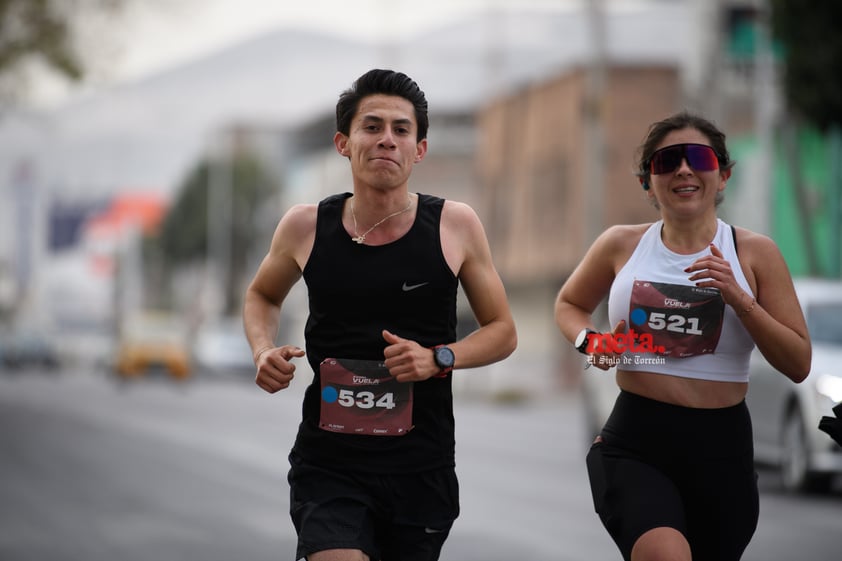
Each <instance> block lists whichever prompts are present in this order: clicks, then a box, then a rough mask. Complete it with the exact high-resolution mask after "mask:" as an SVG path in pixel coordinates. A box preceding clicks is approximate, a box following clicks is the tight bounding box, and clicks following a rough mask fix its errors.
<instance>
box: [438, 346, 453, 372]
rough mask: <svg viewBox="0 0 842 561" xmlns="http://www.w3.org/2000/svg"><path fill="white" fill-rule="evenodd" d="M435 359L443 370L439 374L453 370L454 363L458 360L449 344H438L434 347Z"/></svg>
mask: <svg viewBox="0 0 842 561" xmlns="http://www.w3.org/2000/svg"><path fill="white" fill-rule="evenodd" d="M433 360H435V361H436V365H437V366H438V367H439V369H440V370H441V371H440V372H439V375H442V374H447V373H448V372H450V371H451V370H453V364H454V363H455V362H456V355H454V354H453V351H452V350H451V349H450V347H448V346H447V345H438V346H436V347H433Z"/></svg>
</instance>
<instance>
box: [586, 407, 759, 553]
mask: <svg viewBox="0 0 842 561" xmlns="http://www.w3.org/2000/svg"><path fill="white" fill-rule="evenodd" d="M601 436H602V442H597V443H595V444H594V445H593V446H591V450H590V452H589V453H588V457H587V465H588V475H589V477H590V482H591V491H592V493H593V498H594V506H595V509H596V511H597V513H598V514H599V517H600V519H601V520H602V523H603V524H604V525H605V527H606V529H607V530H608V533H609V534H610V535H611V537H612V538H613V539H614V541H615V542H616V543H617V546H618V547H619V548H620V551H621V552H622V554H623V558H624V559H626V560H627V561H628V560H629V559H630V558H631V550H632V547H633V546H634V544H635V542H636V541H637V539H638V538H639V537H640V536H641V535H643V534H644V533H645V532H646V531H648V530H651V529H652V528H657V527H662V526H667V527H670V528H674V529H676V530H678V531H680V532H681V533H682V534H684V536H685V537H686V538H687V541H688V542H689V543H690V548H691V551H692V554H693V561H737V560H738V559H740V557H741V556H742V554H743V551H744V550H745V548H746V546H747V545H748V543H749V541H750V540H751V537H752V535H753V534H754V531H755V529H756V528H757V519H758V515H759V506H758V492H757V473H756V472H755V470H754V448H753V445H752V429H751V419H750V417H749V412H748V408H747V407H746V405H745V403H744V402H743V403H740V404H738V405H735V406H733V407H726V408H721V409H693V408H687V407H680V406H676V405H670V404H668V403H662V402H659V401H654V400H651V399H648V398H644V397H641V396H638V395H635V394H632V393H629V392H625V391H623V392H621V393H620V395H619V396H618V398H617V402H616V403H615V405H614V410H613V411H612V412H611V415H610V417H609V418H608V421H607V422H606V423H605V427H603V429H602V433H601Z"/></svg>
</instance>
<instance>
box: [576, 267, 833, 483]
mask: <svg viewBox="0 0 842 561" xmlns="http://www.w3.org/2000/svg"><path fill="white" fill-rule="evenodd" d="M795 290H796V293H797V294H798V298H799V301H800V303H801V307H802V309H803V311H804V316H805V318H806V319H807V326H808V328H809V330H810V337H811V339H812V343H813V364H812V368H811V371H810V375H809V376H808V377H807V379H806V380H804V381H803V382H801V383H800V384H795V383H793V382H792V381H791V380H790V379H789V378H787V377H786V376H784V375H783V374H781V373H780V372H778V371H777V370H775V369H774V368H772V366H771V365H770V364H769V363H768V361H766V359H765V358H763V355H762V354H760V352H759V351H758V350H756V349H755V351H754V353H753V354H752V357H751V365H750V367H749V368H750V371H751V381H750V383H749V390H748V395H747V397H746V403H747V404H748V407H749V411H750V412H751V418H752V424H753V428H754V452H755V459H756V461H757V463H758V465H764V466H770V467H772V468H774V469H777V470H778V471H779V473H780V477H781V484H782V486H783V487H784V488H785V489H787V490H790V491H813V492H821V491H824V490H827V489H829V488H830V487H831V486H832V485H833V484H834V480H835V478H836V477H837V476H839V475H842V447H840V446H839V445H838V444H837V443H836V442H834V440H833V439H832V438H830V436H828V435H827V434H826V433H824V432H822V431H820V430H819V429H818V424H819V420H820V419H821V417H822V416H823V415H828V416H833V412H832V411H831V408H832V407H833V405H834V404H835V403H839V402H842V281H831V280H817V279H796V280H795ZM614 374H615V372H614V369H611V370H609V371H602V370H599V369H595V368H590V369H588V370H587V371H586V372H584V373H583V375H582V376H583V378H582V397H583V403H584V410H585V425H586V430H587V432H588V435H587V436H588V437H589V438H591V439H592V438H593V436H594V435H596V434H598V433H599V431H600V429H601V428H602V425H603V424H604V423H605V420H606V419H607V418H608V415H609V414H610V412H611V408H612V407H613V405H614V400H615V399H616V397H617V394H618V392H619V389H618V388H617V384H616V382H615V381H614Z"/></svg>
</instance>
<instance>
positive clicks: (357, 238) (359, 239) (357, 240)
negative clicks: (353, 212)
mask: <svg viewBox="0 0 842 561" xmlns="http://www.w3.org/2000/svg"><path fill="white" fill-rule="evenodd" d="M351 240H352V241H355V242H357V243H359V244H361V243H363V242H365V235H362V236H357V237H356V238H351Z"/></svg>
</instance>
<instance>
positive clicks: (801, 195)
mask: <svg viewBox="0 0 842 561" xmlns="http://www.w3.org/2000/svg"><path fill="white" fill-rule="evenodd" d="M771 7H772V14H771V26H772V34H773V36H774V37H775V39H776V40H777V41H778V42H779V43H780V44H781V45H782V46H783V51H784V63H785V64H784V71H783V86H784V93H785V97H786V100H787V105H788V107H789V110H790V111H789V112H788V113H787V114H786V115H785V118H784V122H783V123H782V125H783V127H782V131H781V132H782V145H783V146H782V148H783V153H784V159H785V160H786V162H787V166H788V168H789V171H790V176H791V177H790V179H791V183H792V192H793V197H794V200H795V203H796V207H797V211H798V212H797V215H798V217H799V220H800V226H801V232H802V238H803V239H802V242H803V246H802V247H803V251H804V254H805V256H806V258H807V274H809V275H823V274H826V275H829V276H838V275H839V274H840V269H842V247H840V238H842V208H840V205H842V166H839V165H838V164H837V165H836V166H835V167H834V169H832V170H831V172H830V174H829V185H827V188H826V189H823V190H820V191H821V192H820V191H819V190H817V189H815V188H812V187H811V186H809V185H807V181H806V180H805V177H804V170H803V169H802V165H803V164H802V159H803V154H802V142H801V138H802V135H803V134H805V132H807V133H808V132H809V129H811V128H813V129H818V130H819V131H820V132H821V133H823V134H824V136H825V139H826V141H827V146H828V150H829V151H830V153H829V157H828V161H830V162H839V160H840V159H842V132H841V131H842V34H840V33H839V22H840V21H842V1H840V0H771ZM811 201H815V202H813V203H811ZM822 213H826V214H825V216H826V217H827V220H828V224H829V226H828V229H829V232H830V234H829V243H828V248H829V251H828V253H829V255H830V261H829V264H828V266H827V268H826V270H823V267H822V266H821V263H820V259H819V252H818V249H817V247H818V242H817V239H816V236H817V233H816V228H815V227H814V224H815V222H816V221H817V220H816V217H817V215H819V214H822Z"/></svg>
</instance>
